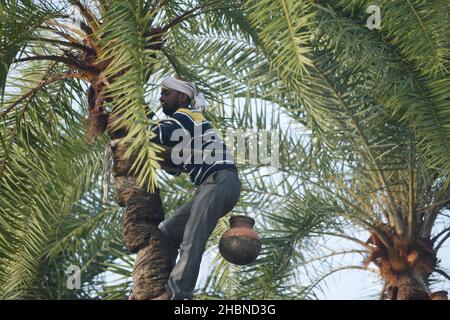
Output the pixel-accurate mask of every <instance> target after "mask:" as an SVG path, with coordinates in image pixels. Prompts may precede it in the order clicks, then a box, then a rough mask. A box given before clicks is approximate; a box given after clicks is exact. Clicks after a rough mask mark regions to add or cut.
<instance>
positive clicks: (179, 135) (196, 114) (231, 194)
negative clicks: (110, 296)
mask: <svg viewBox="0 0 450 320" xmlns="http://www.w3.org/2000/svg"><path fill="white" fill-rule="evenodd" d="M159 100H160V102H161V104H162V108H163V112H164V114H166V115H167V116H168V119H167V120H164V121H161V122H159V123H158V125H157V126H156V127H155V128H153V129H152V130H153V131H154V132H155V133H156V137H155V138H154V139H153V140H152V141H153V142H156V143H159V144H162V145H165V146H168V147H171V148H174V149H173V152H172V157H171V160H172V162H174V163H176V164H177V165H178V166H179V167H180V168H181V169H182V170H183V171H186V172H189V174H190V178H191V181H192V182H193V183H194V184H195V185H196V186H197V190H196V192H195V195H194V197H193V198H192V199H191V200H190V201H189V202H188V203H186V204H185V205H184V206H183V207H181V208H180V209H178V211H177V212H176V213H174V214H173V215H172V216H171V217H170V218H169V219H167V221H165V222H164V223H163V225H162V226H161V227H160V229H161V231H162V232H163V233H164V234H165V235H166V236H167V238H168V239H169V244H170V258H171V261H172V265H173V266H174V267H173V269H172V272H171V274H170V276H169V280H168V282H167V285H166V292H164V293H163V294H162V295H161V296H159V297H157V298H155V299H154V300H169V299H172V300H178V299H185V298H189V297H190V296H191V295H192V292H193V290H194V287H195V284H196V282H197V277H198V273H199V269H200V263H201V259H202V255H203V252H204V250H205V247H206V242H207V241H208V238H209V236H210V235H211V233H212V231H213V230H214V228H215V226H216V224H217V222H218V220H219V219H220V218H221V217H223V216H224V215H226V214H227V213H228V212H230V211H231V210H232V209H233V207H234V206H235V205H236V203H237V201H238V199H239V196H240V191H241V183H240V180H239V177H238V174H237V169H236V165H235V163H234V160H233V158H232V157H231V155H230V154H229V152H228V151H227V148H226V146H225V144H224V143H223V141H222V140H221V139H220V138H219V136H218V135H217V133H216V131H215V130H214V129H213V127H212V126H211V124H210V123H209V122H208V121H207V120H206V119H205V118H204V117H203V115H202V111H204V110H205V109H206V107H207V103H206V101H205V99H204V97H203V95H202V94H201V93H199V92H198V91H197V89H196V86H195V84H193V83H190V82H187V81H184V80H182V79H179V78H174V77H168V78H166V79H164V81H163V82H162V89H161V97H160V99H159ZM190 105H192V107H193V109H190V108H189V106H190ZM180 149H182V152H178V153H177V150H178V151H180ZM181 153H182V155H180V154H181ZM199 154H200V156H198V155H199ZM178 250H180V258H179V260H178V262H177V263H176V264H175V261H176V258H177V255H178Z"/></svg>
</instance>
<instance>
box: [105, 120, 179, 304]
mask: <svg viewBox="0 0 450 320" xmlns="http://www.w3.org/2000/svg"><path fill="white" fill-rule="evenodd" d="M115 129H116V128H112V127H111V119H109V121H108V134H109V136H110V137H111V139H120V138H122V137H124V136H125V135H126V130H115ZM125 151H126V146H122V145H117V146H116V147H114V148H112V152H113V170H112V171H113V176H114V185H115V189H116V200H117V202H118V204H119V205H120V206H122V207H126V211H125V215H124V218H123V227H124V240H125V244H126V246H127V248H128V249H129V250H130V251H131V252H133V253H137V257H136V260H135V264H134V268H133V294H132V298H133V299H135V300H148V299H152V298H155V297H157V296H159V295H161V294H162V293H163V292H164V291H165V284H166V282H167V280H168V278H169V274H170V271H171V270H170V268H171V263H170V260H169V256H168V252H169V246H168V241H167V239H166V237H165V235H164V234H163V233H162V232H161V230H159V228H158V224H159V223H160V222H161V221H162V220H163V219H164V210H163V207H162V203H161V197H160V194H159V190H158V189H156V190H155V192H154V193H148V192H147V191H146V188H145V187H144V188H139V187H138V186H137V184H136V175H137V174H138V172H139V169H137V170H133V172H131V171H130V168H131V166H132V164H133V162H134V158H133V157H131V158H130V159H128V160H125V159H124V158H123V155H124V153H125Z"/></svg>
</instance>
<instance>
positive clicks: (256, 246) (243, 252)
mask: <svg viewBox="0 0 450 320" xmlns="http://www.w3.org/2000/svg"><path fill="white" fill-rule="evenodd" d="M254 225H255V220H253V219H252V218H250V217H246V216H233V217H231V218H230V229H229V230H227V231H225V232H224V233H223V235H222V237H221V238H220V241H219V251H220V254H221V255H222V256H223V257H224V259H225V260H227V261H229V262H231V263H234V264H237V265H246V264H249V263H251V262H253V261H255V259H256V258H257V257H258V255H259V253H260V251H261V239H260V237H259V236H258V234H257V233H256V232H255V231H254V230H253V226H254Z"/></svg>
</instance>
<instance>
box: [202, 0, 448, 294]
mask: <svg viewBox="0 0 450 320" xmlns="http://www.w3.org/2000/svg"><path fill="white" fill-rule="evenodd" d="M372 4H373V3H372V2H371V1H345V0H340V1H246V3H245V7H246V10H247V11H246V12H247V13H248V16H247V17H248V19H249V21H250V22H251V24H252V26H253V27H254V28H255V30H256V31H257V32H258V37H259V40H260V48H262V50H263V51H264V53H265V56H266V57H267V59H268V62H269V64H270V66H271V69H270V70H272V73H265V76H263V77H262V79H261V80H262V81H261V83H265V84H268V83H270V84H271V85H272V86H273V88H276V89H272V90H271V91H268V92H270V94H272V93H275V95H277V96H278V97H279V98H278V99H275V102H277V103H278V104H279V105H281V106H284V107H285V111H286V113H287V114H288V115H289V117H290V119H291V121H293V123H297V124H298V125H301V126H303V127H306V128H309V131H306V132H305V133H303V134H302V136H301V138H298V137H297V138H296V137H295V135H294V133H293V131H295V130H291V131H292V132H291V134H290V135H287V137H286V142H285V146H284V147H283V146H280V150H281V157H280V163H281V165H280V172H281V177H280V178H279V179H278V180H275V182H276V181H278V184H276V183H275V182H272V183H270V181H267V178H266V179H265V180H264V179H263V180H261V182H260V184H258V185H264V186H265V187H264V190H265V191H262V192H269V193H270V194H272V192H273V193H274V195H273V196H272V197H270V198H268V199H267V201H262V202H260V203H259V205H258V209H261V208H263V207H264V206H266V207H267V208H270V209H268V210H267V211H266V210H264V211H263V212H264V213H265V214H266V216H267V217H266V219H265V220H264V224H263V225H261V228H262V230H263V231H262V232H264V233H267V234H268V235H270V236H271V237H270V238H269V239H267V242H266V251H265V254H264V255H263V256H262V258H261V259H260V260H259V262H257V264H255V265H254V266H252V267H251V268H249V269H248V270H247V271H248V272H243V271H242V270H240V269H239V270H237V272H236V273H233V272H231V271H230V268H227V267H225V266H226V265H224V264H221V266H222V268H216V271H217V272H216V275H215V276H213V277H211V278H210V282H208V284H207V286H206V289H207V290H206V292H207V293H208V292H210V293H211V292H213V293H217V292H219V293H221V294H224V292H225V293H227V292H228V293H229V292H232V293H233V295H235V296H236V292H238V294H237V295H238V296H243V297H244V296H249V295H251V296H252V297H255V298H256V297H258V296H259V297H272V298H277V297H279V296H280V295H281V296H283V292H284V293H285V294H286V295H287V296H291V297H293V296H294V297H302V296H304V295H305V294H306V295H307V296H308V295H309V294H313V291H312V288H313V287H314V286H315V285H317V284H320V283H321V280H323V279H324V278H326V277H327V276H329V275H331V274H333V273H335V272H337V271H340V270H346V269H352V270H368V271H371V272H375V273H376V274H377V275H378V276H379V277H380V279H381V280H382V282H383V283H384V284H385V285H384V288H383V292H382V295H381V296H382V297H383V298H388V299H430V298H433V297H434V295H432V292H431V289H430V284H431V283H432V279H433V277H435V276H440V277H441V281H442V279H447V280H448V279H450V277H449V275H448V274H447V273H446V272H445V271H444V269H443V266H440V265H439V261H438V258H437V255H438V253H439V250H440V249H442V247H443V245H444V243H445V242H446V240H448V238H449V237H450V233H449V220H448V211H446V210H447V209H449V208H450V202H449V201H450V187H449V183H450V153H449V150H450V148H449V137H450V126H449V124H450V118H449V117H448V115H449V112H450V103H449V101H450V100H449V91H448V88H449V87H450V78H449V57H450V56H449V33H448V28H447V23H448V15H449V5H448V2H446V1H433V2H423V1H377V3H376V4H377V5H378V6H379V8H380V10H381V28H380V29H379V30H378V29H373V28H368V27H367V26H366V21H367V19H368V18H369V15H370V14H369V13H367V12H366V9H367V8H368V7H369V5H372ZM261 98H264V96H261ZM289 136H291V137H289ZM307 136H309V139H306V137H307ZM263 181H264V182H263ZM270 186H273V187H272V188H273V189H271V187H270ZM266 188H267V189H266ZM269 190H274V191H269ZM259 214H261V213H259ZM311 221H313V222H314V221H315V223H314V224H313V225H312V226H313V228H311V229H308V228H305V226H306V225H307V226H311V223H310V222H311ZM314 226H315V227H314ZM308 235H309V236H308ZM305 236H308V237H307V239H308V241H306V242H305V241H301V240H302V239H304V238H305ZM333 238H338V239H341V243H342V244H344V243H345V244H346V245H347V246H348V243H347V242H348V241H350V242H352V243H354V244H356V245H357V246H358V248H354V247H353V248H350V249H348V248H346V249H344V250H337V249H336V248H333V247H332V246H328V247H327V250H325V252H324V253H323V255H322V256H319V255H317V253H318V252H320V251H321V250H319V249H318V248H320V247H319V245H318V243H319V244H321V245H322V246H323V245H324V243H323V242H325V247H326V243H327V242H328V243H329V242H330V241H331V240H333ZM318 239H321V240H322V241H321V242H320V241H319V240H318ZM324 239H325V240H324ZM317 241H319V242H317ZM305 244H309V248H310V249H312V250H310V251H308V250H307V249H308V246H307V245H305ZM286 246H287V248H288V249H287V248H286ZM345 255H347V256H348V255H362V256H363V258H362V259H361V261H360V263H359V264H356V265H350V266H347V265H338V266H336V265H331V266H329V268H328V265H327V264H326V263H327V261H330V260H332V259H336V257H339V256H345ZM218 261H220V259H219V260H218ZM318 261H320V262H321V265H320V266H317V264H314V262H318ZM305 265H306V266H307V267H305V269H303V267H304V266H305ZM325 265H326V267H325ZM314 271H317V272H314ZM302 274H303V277H302ZM304 274H307V275H313V274H315V275H318V276H317V277H316V278H314V281H313V282H312V283H311V285H305V283H302V282H301V281H299V280H300V279H304V278H305V276H304ZM224 275H228V276H224ZM233 277H234V279H233V280H234V281H231V280H230V278H233ZM263 279H265V280H266V281H264V280H263ZM242 283H244V284H245V286H244V287H245V289H246V290H245V291H243V290H242V291H240V290H237V289H236V287H234V286H233V285H236V284H242ZM289 284H291V285H289ZM294 284H303V287H298V288H296V287H295V285H294ZM293 288H296V289H297V293H295V292H293V291H292V289H293ZM208 290H211V291H208ZM283 290H284V291H283ZM289 290H290V291H289Z"/></svg>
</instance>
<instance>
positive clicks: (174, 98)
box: [159, 88, 186, 116]
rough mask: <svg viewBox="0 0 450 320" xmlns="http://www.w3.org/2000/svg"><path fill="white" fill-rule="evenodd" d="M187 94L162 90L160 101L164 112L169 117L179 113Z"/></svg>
mask: <svg viewBox="0 0 450 320" xmlns="http://www.w3.org/2000/svg"><path fill="white" fill-rule="evenodd" d="M184 96H185V94H184V93H181V92H178V91H175V90H172V89H166V88H162V89H161V97H160V98H159V101H160V102H161V105H162V108H163V112H164V114H165V115H167V116H171V115H172V114H174V113H175V111H177V109H178V108H180V107H182V106H183V102H184V101H185V99H186V97H184Z"/></svg>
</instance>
